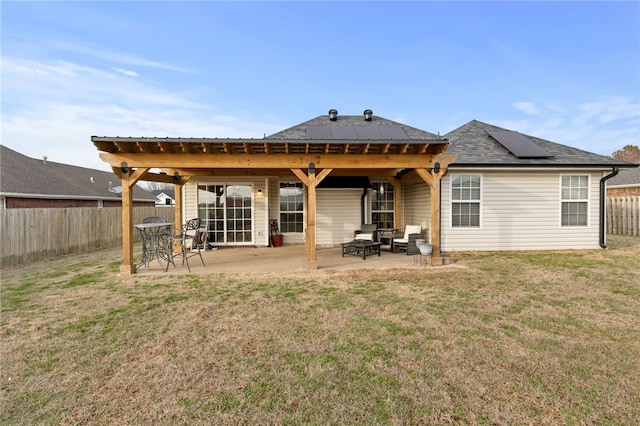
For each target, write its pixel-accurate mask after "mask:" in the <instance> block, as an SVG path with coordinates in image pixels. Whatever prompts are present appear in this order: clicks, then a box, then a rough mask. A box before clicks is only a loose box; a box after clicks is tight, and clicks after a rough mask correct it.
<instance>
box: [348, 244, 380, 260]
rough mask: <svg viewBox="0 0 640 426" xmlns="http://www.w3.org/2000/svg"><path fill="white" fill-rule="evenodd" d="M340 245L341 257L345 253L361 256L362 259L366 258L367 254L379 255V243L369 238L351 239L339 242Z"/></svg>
mask: <svg viewBox="0 0 640 426" xmlns="http://www.w3.org/2000/svg"><path fill="white" fill-rule="evenodd" d="M340 245H341V246H342V257H344V255H345V254H350V255H353V256H362V260H367V256H371V255H373V254H377V255H378V256H380V243H379V242H374V241H369V240H353V241H349V242H347V243H340Z"/></svg>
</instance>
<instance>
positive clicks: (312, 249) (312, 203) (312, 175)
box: [307, 163, 318, 269]
mask: <svg viewBox="0 0 640 426" xmlns="http://www.w3.org/2000/svg"><path fill="white" fill-rule="evenodd" d="M312 164H313V163H311V164H310V165H309V174H308V178H309V184H308V185H307V191H308V192H309V203H308V205H307V239H308V240H309V257H308V261H307V267H308V268H309V269H318V259H317V258H316V201H317V200H316V170H315V166H314V167H311V165H312Z"/></svg>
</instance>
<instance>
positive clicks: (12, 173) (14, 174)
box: [0, 145, 155, 202]
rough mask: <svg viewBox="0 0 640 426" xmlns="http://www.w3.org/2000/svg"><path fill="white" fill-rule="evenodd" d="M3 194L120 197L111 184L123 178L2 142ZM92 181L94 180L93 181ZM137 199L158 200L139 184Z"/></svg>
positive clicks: (0, 177)
mask: <svg viewBox="0 0 640 426" xmlns="http://www.w3.org/2000/svg"><path fill="white" fill-rule="evenodd" d="M0 149H1V150H0V162H1V163H2V167H0V194H2V196H5V197H11V196H13V197H19V198H58V199H90V200H120V199H121V198H120V197H119V196H118V195H117V194H116V193H114V192H112V191H109V187H110V183H111V187H112V188H115V187H117V186H119V185H120V184H121V183H120V179H119V178H118V177H117V176H116V175H114V174H113V173H110V172H103V171H100V170H93V169H89V168H85V167H78V166H71V165H68V164H62V163H56V162H53V161H45V160H38V159H35V158H30V157H27V156H26V155H23V154H20V153H19V152H17V151H14V150H12V149H10V148H7V147H6V146H3V145H0ZM92 180H93V181H92ZM133 199H134V200H136V201H146V202H155V197H154V196H153V195H152V194H150V193H149V192H147V191H145V190H144V189H142V188H140V187H138V186H136V187H134V189H133Z"/></svg>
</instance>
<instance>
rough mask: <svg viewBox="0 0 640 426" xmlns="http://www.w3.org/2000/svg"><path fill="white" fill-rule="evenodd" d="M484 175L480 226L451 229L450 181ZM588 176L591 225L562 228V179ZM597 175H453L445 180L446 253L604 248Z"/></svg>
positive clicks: (557, 173)
mask: <svg viewBox="0 0 640 426" xmlns="http://www.w3.org/2000/svg"><path fill="white" fill-rule="evenodd" d="M458 174H480V175H481V179H482V180H481V205H480V226H479V227H477V228H471V227H469V228H454V227H452V226H451V186H450V184H451V179H452V178H453V177H454V176H455V175H458ZM567 174H568V175H588V176H589V205H588V212H589V217H588V219H587V220H588V224H587V226H581V227H562V226H561V217H560V212H561V199H560V185H561V176H562V175H567ZM601 177H602V174H601V173H598V172H585V171H582V172H581V171H537V172H536V171H532V172H524V171H517V172H513V171H511V172H509V171H505V172H500V171H484V172H468V171H454V170H450V171H449V174H448V175H447V176H446V177H445V178H444V179H443V180H442V193H441V196H442V209H441V210H442V212H441V218H442V219H441V220H442V250H443V251H460V250H543V249H565V248H574V249H581V248H583V249H586V248H597V247H599V227H598V225H599V220H600V218H599V213H598V208H599V181H600V178H601Z"/></svg>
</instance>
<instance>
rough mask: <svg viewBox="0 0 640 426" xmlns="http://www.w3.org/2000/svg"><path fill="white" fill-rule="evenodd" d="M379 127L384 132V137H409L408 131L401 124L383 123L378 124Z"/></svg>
mask: <svg viewBox="0 0 640 426" xmlns="http://www.w3.org/2000/svg"><path fill="white" fill-rule="evenodd" d="M378 129H379V130H380V133H382V136H383V139H409V135H408V134H407V132H405V131H404V129H403V128H402V127H400V126H391V125H388V124H382V125H380V126H378Z"/></svg>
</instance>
